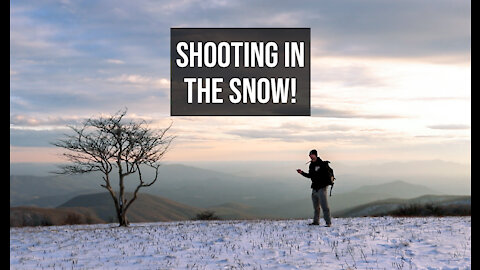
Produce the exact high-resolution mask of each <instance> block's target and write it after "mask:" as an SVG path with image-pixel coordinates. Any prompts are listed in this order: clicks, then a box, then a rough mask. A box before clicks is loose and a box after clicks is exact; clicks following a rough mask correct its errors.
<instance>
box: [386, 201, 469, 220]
mask: <svg viewBox="0 0 480 270" xmlns="http://www.w3.org/2000/svg"><path fill="white" fill-rule="evenodd" d="M387 215H390V216H394V217H412V216H415V217H425V216H436V217H444V216H471V215H472V206H471V204H468V205H467V204H449V205H434V204H432V203H427V204H408V205H404V206H401V207H400V208H398V209H396V210H393V211H391V212H389V213H387Z"/></svg>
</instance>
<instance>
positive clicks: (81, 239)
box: [10, 217, 471, 269]
mask: <svg viewBox="0 0 480 270" xmlns="http://www.w3.org/2000/svg"><path fill="white" fill-rule="evenodd" d="M309 221H310V220H255V221H187V222H158V223H137V224H132V226H131V227H129V228H118V227H115V225H114V224H97V225H74V226H57V227H30V228H11V229H10V266H11V269H41V268H55V269H63V268H68V269H71V268H74V269H471V251H470V250H471V218H470V217H445V218H392V217H376V218H337V219H333V224H334V226H333V227H331V228H327V227H323V226H307V225H306V224H307V223H308V222H309Z"/></svg>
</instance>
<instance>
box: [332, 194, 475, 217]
mask: <svg viewBox="0 0 480 270" xmlns="http://www.w3.org/2000/svg"><path fill="white" fill-rule="evenodd" d="M413 204H432V205H438V206H448V205H471V196H445V195H443V196H442V195H424V196H420V197H417V198H413V199H395V198H393V199H387V200H380V201H375V202H371V203H367V204H363V205H359V206H356V207H352V208H349V209H345V210H342V211H337V212H334V213H333V215H334V216H336V217H362V216H379V215H384V214H388V213H389V212H392V211H394V210H397V209H399V208H400V207H402V206H408V205H413Z"/></svg>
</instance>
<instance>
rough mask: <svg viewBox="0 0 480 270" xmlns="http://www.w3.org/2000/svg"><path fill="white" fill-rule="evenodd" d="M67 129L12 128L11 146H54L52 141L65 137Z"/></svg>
mask: <svg viewBox="0 0 480 270" xmlns="http://www.w3.org/2000/svg"><path fill="white" fill-rule="evenodd" d="M66 132H67V130H66V129H54V130H32V129H15V128H10V146H18V147H53V146H52V145H51V144H50V143H52V142H55V141H56V140H58V139H60V138H61V137H63V134H64V133H66Z"/></svg>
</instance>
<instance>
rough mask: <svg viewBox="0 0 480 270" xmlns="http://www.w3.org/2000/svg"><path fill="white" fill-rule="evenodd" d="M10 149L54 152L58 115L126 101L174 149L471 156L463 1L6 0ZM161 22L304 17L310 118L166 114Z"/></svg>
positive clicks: (70, 118) (190, 155) (389, 157)
mask: <svg viewBox="0 0 480 270" xmlns="http://www.w3.org/2000/svg"><path fill="white" fill-rule="evenodd" d="M10 4H11V7H10V135H11V139H10V161H11V162H12V163H13V162H58V161H59V160H60V159H59V156H58V155H57V154H58V153H59V150H58V149H55V148H54V147H52V146H51V145H49V142H51V141H54V140H55V139H58V138H59V136H61V134H62V133H64V132H66V131H67V129H66V128H65V127H66V125H68V124H77V123H80V122H81V121H82V120H83V119H85V118H87V117H91V116H97V115H100V114H112V113H114V112H116V111H118V110H119V109H121V108H124V107H127V108H128V113H129V116H130V117H132V118H141V119H146V120H148V121H150V122H151V123H152V126H154V127H158V128H162V127H165V126H166V125H167V124H168V123H170V121H171V120H173V122H174V124H173V128H172V132H173V134H175V135H177V139H176V141H175V142H174V145H173V148H172V150H171V151H170V152H169V153H168V156H167V157H166V159H165V160H168V161H173V162H188V161H192V160H203V161H236V160H239V161H246V160H248V161H252V160H298V159H301V160H305V159H306V155H307V153H308V151H309V150H310V149H312V148H316V149H318V151H319V154H320V156H321V157H322V158H326V159H330V160H341V161H344V162H360V161H376V162H381V161H398V160H433V159H441V160H446V161H455V162H460V163H466V164H469V163H470V145H471V136H470V134H471V132H470V125H471V116H470V115H471V106H470V104H471V96H470V93H471V85H470V80H471V71H470V70H471V60H470V59H471V4H470V1H353V0H352V1H328V2H326V1H300V2H299V1H253V0H252V1H222V0H213V1H208V0H202V1H190V0H184V1H182V0H173V1H144V0H140V1H69V0H61V1H13V2H11V3H10ZM171 27H309V28H311V39H312V42H311V49H312V59H311V60H312V67H311V78H312V82H311V85H312V89H311V95H312V101H311V106H312V116H310V117H217V116H216V117H171V116H170V100H169V91H170V88H169V87H170V83H169V78H170V58H169V57H170V47H169V46H170V36H169V35H170V28H171Z"/></svg>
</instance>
